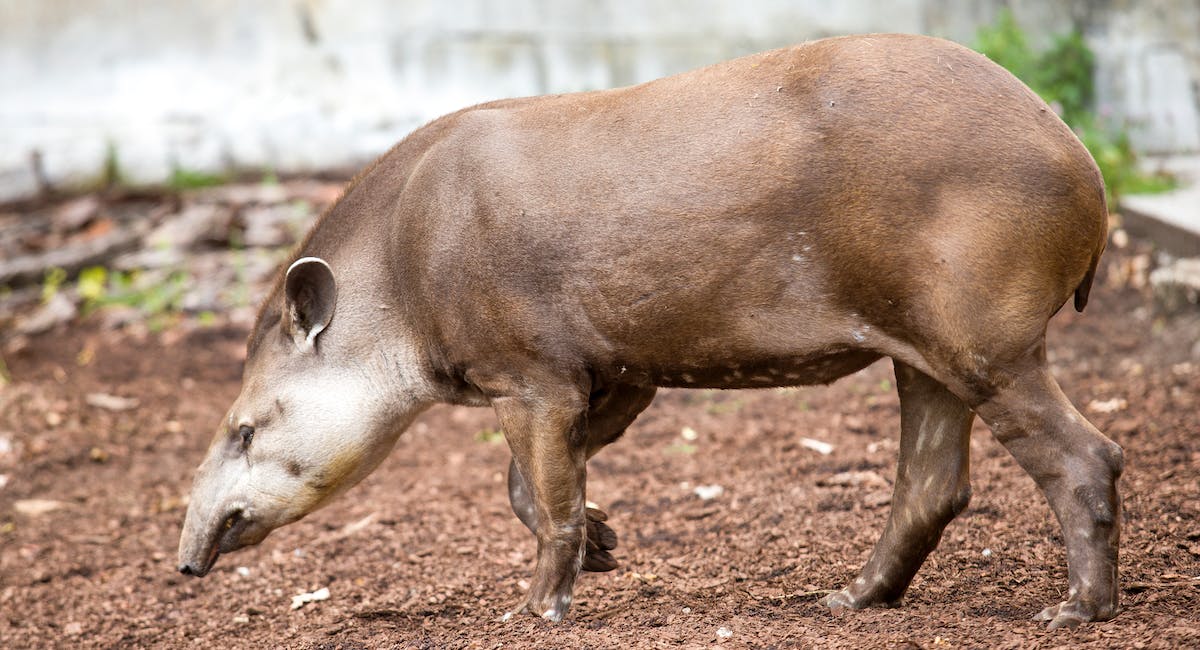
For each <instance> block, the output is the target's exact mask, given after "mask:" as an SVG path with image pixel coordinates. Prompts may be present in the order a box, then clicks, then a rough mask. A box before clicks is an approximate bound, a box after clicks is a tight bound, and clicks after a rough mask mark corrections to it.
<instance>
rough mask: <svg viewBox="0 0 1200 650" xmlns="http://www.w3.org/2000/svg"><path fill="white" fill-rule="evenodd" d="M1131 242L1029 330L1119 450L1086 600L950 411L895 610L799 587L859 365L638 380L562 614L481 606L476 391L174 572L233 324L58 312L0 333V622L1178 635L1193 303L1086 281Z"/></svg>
mask: <svg viewBox="0 0 1200 650" xmlns="http://www.w3.org/2000/svg"><path fill="white" fill-rule="evenodd" d="M1131 255H1132V253H1131V252H1129V250H1125V251H1120V250H1110V251H1109V253H1108V254H1106V257H1105V260H1104V262H1103V264H1102V271H1103V272H1102V275H1101V277H1100V278H1099V280H1098V281H1097V284H1096V287H1095V289H1094V290H1093V292H1092V303H1091V304H1090V305H1089V307H1088V309H1087V311H1086V313H1084V314H1076V313H1074V312H1073V311H1070V310H1069V308H1068V309H1065V310H1064V311H1063V312H1062V313H1060V314H1059V315H1058V316H1057V317H1056V318H1055V319H1054V321H1053V323H1052V326H1051V331H1050V334H1049V349H1050V355H1051V359H1052V362H1053V365H1054V370H1055V374H1056V376H1057V377H1058V378H1059V381H1060V382H1061V383H1062V385H1063V387H1064V390H1065V391H1066V393H1067V395H1068V396H1070V397H1071V399H1072V400H1073V401H1074V402H1075V404H1076V405H1078V406H1079V407H1080V409H1081V410H1082V411H1083V412H1084V413H1085V414H1086V415H1087V416H1088V417H1089V418H1090V419H1091V420H1092V421H1093V422H1094V423H1095V424H1096V425H1097V426H1099V427H1100V428H1101V429H1102V430H1104V431H1105V432H1106V433H1108V434H1109V435H1110V436H1111V437H1113V438H1114V439H1115V440H1117V441H1118V442H1119V443H1121V444H1122V445H1123V446H1124V447H1125V450H1126V454H1127V470H1126V473H1125V476H1124V478H1123V479H1122V483H1121V488H1122V492H1123V494H1124V498H1125V512H1124V528H1123V535H1122V548H1121V572H1122V574H1121V601H1122V606H1123V610H1122V612H1121V613H1120V615H1119V616H1118V617H1117V618H1116V619H1115V620H1113V621H1110V622H1107V623H1102V624H1094V625H1088V626H1085V627H1083V628H1081V629H1079V630H1075V631H1058V632H1047V631H1046V630H1044V626H1043V624H1041V623H1036V622H1033V621H1031V620H1030V617H1031V616H1033V615H1034V614H1035V613H1037V612H1038V611H1039V610H1040V609H1041V608H1042V607H1044V606H1047V605H1050V604H1052V603H1055V602H1058V601H1059V600H1060V599H1062V598H1063V597H1064V595H1065V591H1066V560H1065V554H1064V549H1063V546H1062V540H1061V536H1060V532H1059V528H1058V524H1057V523H1056V522H1055V520H1054V518H1053V515H1052V514H1051V512H1050V510H1049V508H1048V507H1047V505H1046V503H1045V500H1044V499H1043V498H1042V496H1041V495H1040V493H1039V492H1038V491H1037V490H1036V488H1035V487H1034V485H1033V482H1032V481H1031V480H1030V479H1029V478H1028V477H1027V476H1026V475H1024V474H1023V473H1022V471H1021V470H1020V469H1019V468H1018V467H1017V466H1016V464H1015V463H1014V462H1013V460H1012V459H1011V457H1010V456H1009V455H1008V454H1007V453H1006V452H1005V451H1004V450H1003V448H1001V447H1000V446H999V445H998V444H997V443H996V442H995V441H994V440H993V439H992V438H991V436H990V433H989V432H988V431H987V429H986V428H985V427H983V426H982V425H980V424H978V423H977V424H976V429H975V432H974V434H973V437H972V443H971V444H972V464H973V465H972V470H971V474H972V484H973V486H974V498H973V500H972V501H971V505H970V507H969V508H968V509H967V511H966V512H965V513H964V514H963V515H962V516H961V517H959V518H958V519H957V520H956V521H955V522H954V523H952V524H951V525H950V527H949V528H948V529H947V531H946V534H945V536H944V538H943V539H942V542H941V545H940V547H939V548H938V549H937V550H936V551H935V552H934V553H933V554H932V555H931V556H930V558H929V559H928V561H927V562H926V563H925V566H924V568H923V570H922V571H921V573H920V574H919V575H918V577H917V579H916V581H915V582H914V584H913V585H912V587H911V589H910V590H909V592H908V594H907V596H906V598H905V602H904V604H903V606H901V607H899V608H897V609H890V610H884V609H872V610H868V611H861V612H849V613H846V614H843V615H839V616H835V615H832V614H830V612H829V611H827V610H826V609H825V608H823V607H822V606H821V605H819V604H818V602H817V600H818V598H819V597H820V596H821V595H823V594H824V593H826V592H825V590H828V589H833V588H839V587H841V586H843V585H844V584H845V583H847V582H848V581H849V580H852V579H853V578H854V577H855V572H856V571H857V570H858V568H859V567H860V566H861V565H862V564H863V562H864V561H865V560H866V558H867V555H868V553H869V551H870V549H871V547H872V545H873V544H874V542H875V540H876V539H877V537H878V535H879V533H880V532H881V531H882V529H883V526H884V522H885V520H886V517H887V513H888V505H887V502H888V500H889V498H890V491H891V482H892V481H893V477H894V472H895V462H896V458H895V457H896V452H897V440H898V426H899V411H898V402H897V398H896V395H895V388H894V383H895V381H894V378H893V376H892V369H891V367H890V363H888V362H886V361H884V362H880V363H877V364H875V365H873V366H871V367H869V368H867V369H866V370H864V371H862V372H860V373H858V374H855V375H853V376H851V377H848V378H846V379H843V380H842V381H840V382H838V383H835V384H834V385H832V386H829V387H816V388H805V389H796V390H770V391H754V392H752V391H741V392H715V391H707V392H705V391H695V392H686V391H664V392H662V393H660V396H659V397H658V399H657V400H656V401H655V403H654V404H653V405H652V406H651V407H650V409H649V410H648V411H647V412H646V413H645V414H644V415H643V416H642V417H641V418H640V419H639V420H638V421H637V422H636V423H635V424H634V425H633V426H632V427H631V429H630V430H629V432H628V433H627V434H626V436H625V437H624V439H622V440H621V441H619V442H618V443H616V444H615V445H613V446H612V447H610V448H608V449H607V450H605V451H604V452H602V453H601V454H600V455H599V456H598V457H596V458H595V459H594V460H593V461H592V463H591V464H590V483H589V498H590V499H591V500H592V501H595V502H596V503H598V504H599V505H600V506H601V507H602V508H603V509H604V510H606V511H607V512H608V513H609V515H610V520H609V523H610V524H611V525H612V526H613V528H614V529H615V530H616V531H617V533H618V534H619V535H620V546H619V547H618V549H617V550H616V552H615V554H616V556H617V557H618V559H619V560H620V562H621V567H620V568H619V569H618V570H616V571H613V572H611V573H605V574H585V575H583V576H582V577H581V579H580V580H579V583H578V586H577V588H576V592H575V593H576V598H575V603H574V606H573V608H572V609H571V612H570V614H569V615H568V618H567V620H566V621H565V622H563V623H562V624H558V625H554V624H551V623H548V622H545V621H542V620H539V619H535V618H533V617H528V616H525V617H518V618H516V619H514V620H512V621H510V622H507V623H502V622H500V621H499V619H500V617H501V615H502V614H503V613H504V612H505V611H506V608H509V607H511V606H512V605H513V604H514V603H515V602H516V601H517V600H518V599H519V598H520V597H521V595H522V588H523V587H525V586H527V583H526V582H525V581H526V580H528V579H529V578H530V576H531V573H532V569H533V559H534V542H533V539H532V537H531V536H530V535H529V534H528V533H527V532H526V531H525V529H524V528H522V527H521V525H520V524H519V523H518V521H517V520H516V518H515V517H514V516H513V515H512V513H511V512H510V511H509V508H508V503H507V499H506V493H505V484H504V477H503V471H504V469H505V467H506V465H507V462H508V453H507V450H506V448H505V446H504V444H503V442H502V441H500V440H499V436H498V435H497V434H496V433H495V429H496V428H497V423H496V420H495V418H494V416H493V415H492V414H491V412H490V411H488V410H486V409H467V408H450V407H439V408H436V409H433V410H431V411H429V412H428V413H427V414H425V415H424V416H423V417H422V418H421V419H420V420H419V421H418V422H417V423H416V425H415V426H413V427H412V428H411V429H410V430H409V431H408V433H406V434H405V435H404V436H403V437H402V439H401V441H400V443H399V444H398V445H397V447H396V449H395V451H394V452H393V453H392V455H391V456H390V457H389V459H388V460H387V461H386V462H385V463H384V464H383V465H382V466H381V467H380V469H379V470H378V471H376V472H375V473H374V474H373V475H371V476H370V477H369V478H367V479H366V480H365V481H364V482H363V483H362V484H360V485H359V486H358V487H356V488H355V489H354V490H352V491H351V492H350V493H349V494H347V495H346V496H343V497H342V498H340V499H339V500H337V501H336V502H335V503H333V504H332V505H330V506H329V507H327V508H325V509H324V510H321V511H319V512H317V513H314V514H313V515H312V516H310V517H308V518H307V519H305V520H304V521H302V522H300V523H298V524H294V525H292V526H289V527H286V528H283V529H281V530H279V531H276V532H275V533H274V534H272V535H271V536H270V537H269V538H268V539H267V540H266V541H265V542H264V543H263V544H262V545H261V546H259V547H257V548H254V549H250V550H247V551H243V552H241V553H237V554H234V555H229V556H224V557H222V558H221V559H220V561H219V562H218V564H217V567H216V568H215V569H214V571H213V573H212V574H211V575H210V576H208V577H207V578H205V579H202V580H197V579H190V578H185V577H183V576H180V575H179V574H178V573H177V572H176V570H175V549H176V544H177V540H178V535H179V528H180V524H181V521H182V519H183V513H184V509H185V507H186V494H187V491H188V489H189V487H190V483H191V477H192V473H193V471H194V468H195V467H196V465H197V464H198V463H199V461H200V459H201V456H202V454H203V451H204V449H205V447H206V446H207V444H208V442H209V439H210V437H211V434H212V432H213V431H214V430H215V428H216V425H217V423H218V421H219V419H220V418H221V416H222V414H223V413H224V411H225V409H226V408H227V407H228V405H229V403H230V402H231V400H232V399H233V398H234V397H235V395H236V394H237V392H238V388H239V382H240V364H241V358H242V355H243V347H244V345H243V343H244V338H245V335H246V332H245V331H242V330H237V329H232V328H231V329H200V330H196V331H194V332H192V333H190V334H186V335H182V334H179V333H177V332H174V331H170V330H169V331H167V332H164V333H162V334H146V335H139V334H137V333H136V332H134V333H130V332H121V331H116V332H114V331H105V330H103V329H102V328H99V327H96V326H95V325H94V323H93V322H91V321H89V320H88V319H85V320H84V321H83V322H82V323H78V324H75V325H72V326H71V327H70V328H69V329H66V330H65V331H58V332H55V333H51V334H46V335H42V336H40V337H37V338H34V339H33V340H32V341H31V342H30V344H29V345H28V346H27V347H26V348H25V349H24V350H23V351H21V352H20V353H18V354H15V355H8V356H6V360H7V363H8V370H9V373H10V374H11V383H10V384H8V385H7V386H4V387H3V388H0V475H3V477H4V478H3V479H0V647H4V648H45V647H67V646H71V647H75V646H82V647H122V648H128V647H151V646H153V647H201V648H274V647H289V648H363V647H365V648H376V647H401V648H408V647H414V648H416V647H420V648H458V647H478V648H498V647H505V648H528V647H549V648H558V647H562V648H581V647H590V648H673V647H687V648H692V647H708V646H721V647H731V648H772V647H796V648H808V647H818V648H839V647H844V648H907V647H920V648H941V647H955V648H958V647H979V648H1035V647H1045V648H1049V647H1062V646H1072V647H1074V646H1079V645H1085V644H1086V645H1091V646H1094V647H1113V648H1140V647H1146V648H1182V647H1200V605H1198V603H1200V579H1198V577H1200V473H1198V471H1197V468H1198V467H1200V403H1198V401H1200V347H1198V346H1197V345H1196V342H1197V340H1198V335H1200V312H1197V311H1196V310H1195V309H1194V308H1193V309H1192V311H1190V312H1188V313H1185V314H1182V315H1177V316H1174V317H1172V318H1162V317H1159V316H1156V315H1155V312H1154V308H1153V304H1152V301H1151V296H1150V295H1149V292H1148V290H1145V289H1137V288H1131V287H1129V286H1125V285H1124V284H1123V283H1121V282H1116V281H1114V280H1113V279H1114V278H1116V277H1117V276H1118V275H1119V274H1120V269H1122V268H1124V267H1123V266H1122V265H1127V264H1128V263H1129V259H1130V256H1131ZM113 398H121V399H113ZM132 400H136V402H134V401H132ZM805 438H808V439H812V440H815V441H819V442H823V443H828V445H831V446H832V451H831V452H830V453H828V454H822V453H820V451H818V450H815V449H813V447H820V446H821V445H819V444H816V445H814V444H812V443H811V442H806V441H805V440H804V439H805ZM713 486H719V487H720V489H718V488H717V487H713ZM697 488H700V489H699V490H697ZM706 497H707V498H706ZM322 588H327V589H328V593H329V597H328V599H326V600H321V601H316V602H310V603H308V604H305V605H303V606H302V607H300V608H298V609H292V597H293V596H296V595H299V594H302V593H306V592H313V591H315V590H318V589H322Z"/></svg>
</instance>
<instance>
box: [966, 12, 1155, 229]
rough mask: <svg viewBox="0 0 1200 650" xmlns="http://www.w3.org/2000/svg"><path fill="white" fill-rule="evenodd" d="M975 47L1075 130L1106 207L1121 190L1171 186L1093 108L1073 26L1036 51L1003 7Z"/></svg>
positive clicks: (1090, 68)
mask: <svg viewBox="0 0 1200 650" xmlns="http://www.w3.org/2000/svg"><path fill="white" fill-rule="evenodd" d="M975 49H976V50H978V51H979V52H981V53H983V54H984V55H986V56H987V57H988V58H989V59H991V60H993V61H995V62H996V63H998V64H1000V65H1001V66H1004V68H1006V69H1007V70H1008V71H1009V72H1011V73H1013V75H1014V76H1016V77H1017V78H1018V79H1020V80H1021V81H1024V82H1025V84H1026V85H1028V86H1029V87H1030V88H1031V89H1033V91H1034V92H1036V93H1037V94H1038V95H1040V96H1041V97H1042V99H1044V100H1045V101H1046V103H1048V104H1050V105H1051V106H1052V107H1054V109H1055V111H1057V112H1058V114H1059V116H1060V117H1062V119H1063V121H1064V122H1066V123H1067V125H1068V126H1070V127H1071V128H1072V130H1074V131H1075V133H1076V135H1078V136H1079V139H1080V141H1081V142H1083V144H1084V146H1086V147H1087V148H1088V151H1090V152H1091V154H1092V157H1093V158H1095V160H1096V165H1097V166H1098V167H1099V168H1100V173H1101V174H1102V175H1103V176H1104V185H1105V190H1106V192H1107V194H1108V203H1109V206H1110V207H1111V208H1115V207H1116V205H1117V202H1118V201H1119V200H1120V198H1121V197H1122V196H1124V195H1126V194H1133V193H1139V192H1162V191H1166V190H1169V189H1171V188H1173V187H1174V186H1175V183H1174V179H1172V178H1171V177H1170V176H1166V175H1163V174H1146V173H1144V172H1142V171H1141V170H1140V169H1139V168H1138V159H1137V153H1136V152H1135V151H1134V150H1133V147H1132V145H1131V144H1130V141H1129V132H1128V129H1127V128H1126V126H1125V125H1124V124H1121V123H1108V122H1107V121H1106V120H1103V119H1101V118H1100V117H1098V116H1097V115H1096V114H1095V112H1094V111H1093V109H1092V105H1093V102H1094V82H1093V77H1094V67H1095V56H1094V55H1093V53H1092V50H1091V48H1089V47H1088V45H1087V42H1086V41H1085V40H1084V38H1083V35H1082V34H1081V33H1080V32H1079V31H1078V30H1073V31H1071V32H1069V33H1066V34H1059V35H1057V36H1055V37H1054V39H1053V43H1052V44H1051V46H1050V47H1049V48H1048V49H1046V50H1045V51H1043V52H1040V53H1039V52H1035V51H1034V50H1033V49H1032V48H1031V47H1030V46H1029V42H1028V39H1026V37H1025V32H1024V31H1023V30H1022V29H1021V27H1020V25H1019V24H1017V21H1016V18H1015V17H1014V16H1013V14H1012V11H1011V10H1009V9H1007V8H1005V9H1002V10H1001V11H1000V13H999V15H997V17H996V21H995V22H994V23H992V24H991V25H985V26H983V27H981V28H980V29H979V31H978V33H977V35H976V40H975Z"/></svg>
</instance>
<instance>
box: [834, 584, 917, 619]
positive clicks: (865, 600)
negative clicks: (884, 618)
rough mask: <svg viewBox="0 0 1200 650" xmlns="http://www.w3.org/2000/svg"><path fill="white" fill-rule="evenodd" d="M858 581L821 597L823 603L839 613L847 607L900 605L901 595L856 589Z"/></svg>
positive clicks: (862, 607) (889, 606)
mask: <svg viewBox="0 0 1200 650" xmlns="http://www.w3.org/2000/svg"><path fill="white" fill-rule="evenodd" d="M856 586H859V585H858V584H857V583H856V584H855V585H851V586H849V587H846V588H845V589H842V590H840V591H835V592H833V593H832V594H829V595H828V596H825V597H824V598H822V599H821V604H822V605H824V606H826V607H828V608H829V609H830V611H832V612H834V613H837V612H840V611H842V610H846V609H866V608H868V607H886V608H892V607H899V606H900V597H890V596H887V595H885V594H883V593H882V591H880V590H860V589H855V587H856Z"/></svg>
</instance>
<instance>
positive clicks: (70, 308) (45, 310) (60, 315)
mask: <svg viewBox="0 0 1200 650" xmlns="http://www.w3.org/2000/svg"><path fill="white" fill-rule="evenodd" d="M77 312H78V309H77V308H76V306H75V300H74V299H73V298H72V297H70V296H68V295H67V292H65V291H59V292H58V293H56V294H54V295H53V296H51V297H50V300H49V301H48V302H46V303H45V304H43V305H42V306H41V307H38V309H37V311H35V312H33V313H32V314H30V315H29V316H27V317H25V318H22V319H20V320H18V321H17V327H16V329H17V331H18V332H20V333H21V334H26V335H29V336H33V335H35V334H41V333H43V332H48V331H50V330H52V329H54V328H55V327H56V326H58V325H60V324H62V323H65V322H67V321H69V320H71V319H72V318H75V314H76V313H77Z"/></svg>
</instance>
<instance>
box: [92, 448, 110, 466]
mask: <svg viewBox="0 0 1200 650" xmlns="http://www.w3.org/2000/svg"><path fill="white" fill-rule="evenodd" d="M88 457H89V458H91V459H92V462H93V463H105V462H108V452H107V451H104V450H103V449H101V448H99V447H92V450H91V451H90V452H88Z"/></svg>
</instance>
